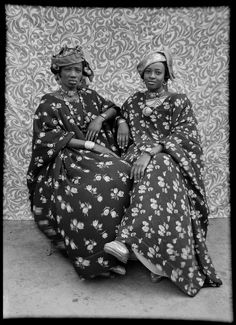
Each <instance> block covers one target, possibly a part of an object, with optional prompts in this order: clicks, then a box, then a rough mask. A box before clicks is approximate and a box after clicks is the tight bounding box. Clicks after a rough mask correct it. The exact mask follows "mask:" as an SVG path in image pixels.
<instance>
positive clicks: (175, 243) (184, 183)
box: [117, 92, 222, 296]
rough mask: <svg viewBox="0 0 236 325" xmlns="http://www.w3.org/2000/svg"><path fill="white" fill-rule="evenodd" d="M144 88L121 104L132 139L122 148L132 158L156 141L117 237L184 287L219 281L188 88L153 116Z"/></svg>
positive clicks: (190, 289) (193, 290) (189, 292)
mask: <svg viewBox="0 0 236 325" xmlns="http://www.w3.org/2000/svg"><path fill="white" fill-rule="evenodd" d="M144 107H145V93H144V92H137V93H136V94H134V95H133V96H131V97H129V98H128V99H127V101H126V102H125V103H124V105H123V107H122V108H121V113H122V115H123V117H124V118H125V119H126V120H127V122H128V124H129V126H130V130H131V138H132V140H133V143H132V144H131V145H130V146H129V148H128V150H127V151H126V152H125V153H124V154H123V156H122V157H123V159H125V160H126V161H127V162H129V163H130V164H132V163H133V162H134V161H135V160H136V158H137V157H138V156H139V155H140V153H141V152H142V151H145V149H146V148H151V147H153V146H155V144H156V145H157V144H158V143H160V144H162V145H163V151H162V152H161V153H159V154H157V155H155V156H154V157H152V159H151V161H150V163H149V165H148V167H147V169H146V171H145V175H144V177H143V178H142V180H140V181H139V182H138V183H135V184H134V187H133V191H132V194H131V204H130V206H129V208H128V209H127V211H126V213H125V215H124V218H123V219H122V222H121V226H120V228H119V233H118V236H117V240H119V241H122V242H124V243H126V244H127V245H128V246H131V247H132V248H134V249H136V250H137V252H138V253H140V254H141V255H143V256H144V257H145V258H146V259H148V261H149V262H151V263H152V264H153V265H159V266H161V268H162V270H163V271H164V272H165V273H166V275H167V276H168V277H169V279H171V280H172V281H173V282H174V283H175V284H176V285H177V286H178V287H179V289H181V290H182V291H183V292H184V293H186V294H187V295H189V296H194V295H196V293H197V292H198V291H199V289H200V288H201V287H202V286H219V285H220V284H221V283H222V282H221V280H220V279H219V277H218V276H217V275H216V273H215V270H214V267H213V265H212V261H211V258H210V256H209V254H208V251H207V247H206V234H207V226H208V213H209V211H208V206H207V201H206V195H205V189H204V183H203V177H202V174H203V163H202V160H201V159H202V149H201V145H200V138H199V135H198V131H197V122H196V119H195V117H194V114H193V111H192V108H191V102H190V101H189V99H188V98H187V96H186V95H185V94H171V95H168V96H167V97H166V98H165V99H164V101H163V102H162V103H161V104H160V105H159V106H158V107H155V108H154V109H153V111H152V113H151V115H150V116H148V117H146V116H144V115H143V113H142V110H143V108H144Z"/></svg>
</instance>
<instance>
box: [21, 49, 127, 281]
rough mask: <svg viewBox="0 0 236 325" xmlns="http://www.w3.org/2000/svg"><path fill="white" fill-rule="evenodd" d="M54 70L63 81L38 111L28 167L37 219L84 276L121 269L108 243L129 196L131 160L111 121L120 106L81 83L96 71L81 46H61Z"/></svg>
mask: <svg viewBox="0 0 236 325" xmlns="http://www.w3.org/2000/svg"><path fill="white" fill-rule="evenodd" d="M51 70H52V72H53V73H54V74H55V76H56V77H57V80H58V82H59V83H61V88H60V89H58V90H57V91H55V92H53V93H50V94H46V95H44V96H43V97H42V99H41V102H40V104H39V106H38V108H37V110H36V112H35V115H34V124H33V140H32V157H31V161H30V165H29V169H28V173H27V184H28V188H29V198H30V201H31V207H32V212H33V215H34V218H35V221H36V222H37V224H38V226H39V227H40V229H41V230H42V231H44V233H45V234H46V235H48V236H49V237H50V238H51V239H52V240H53V242H54V243H55V244H58V245H59V244H60V243H63V245H64V246H65V248H66V252H67V254H68V256H69V258H70V260H71V262H72V263H73V265H74V267H75V269H76V271H77V272H78V274H79V276H80V277H81V278H91V277H94V276H98V275H107V276H109V272H110V271H114V272H116V273H119V274H124V273H125V269H124V268H123V267H119V265H118V264H120V263H119V262H118V261H117V260H116V259H115V258H114V257H113V256H111V255H108V254H106V253H105V252H104V250H103V246H104V244H105V243H106V242H108V241H111V240H113V239H114V238H115V235H116V232H117V228H118V225H119V223H120V220H121V217H122V215H123V213H124V209H125V207H127V205H128V203H129V190H130V185H131V183H130V178H129V176H130V165H129V164H128V163H127V162H125V161H123V160H121V159H120V157H119V156H118V155H117V153H118V149H117V147H116V143H115V141H114V136H113V129H112V127H113V124H112V118H113V117H115V116H116V115H117V114H119V110H120V109H119V108H118V107H117V106H115V105H114V104H113V103H112V102H110V101H108V100H105V99H104V98H103V97H101V96H100V95H99V94H98V93H97V92H96V91H94V90H92V89H89V88H88V87H82V88H81V87H80V88H78V86H79V85H80V84H81V81H83V80H84V79H82V78H83V77H84V75H85V76H91V75H92V70H91V69H90V67H89V65H88V63H87V61H86V60H85V59H84V55H83V52H82V49H81V48H79V47H76V48H71V49H69V48H67V47H65V48H63V49H62V51H61V52H60V53H59V54H58V55H56V56H53V58H52V65H51ZM85 73H86V74H85Z"/></svg>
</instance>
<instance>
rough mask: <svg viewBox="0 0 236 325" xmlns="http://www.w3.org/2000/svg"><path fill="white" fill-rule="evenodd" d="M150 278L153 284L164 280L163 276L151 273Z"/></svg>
mask: <svg viewBox="0 0 236 325" xmlns="http://www.w3.org/2000/svg"><path fill="white" fill-rule="evenodd" d="M150 277H151V281H152V282H153V283H158V282H160V281H161V280H163V279H164V276H163V275H159V274H155V273H152V272H151V274H150Z"/></svg>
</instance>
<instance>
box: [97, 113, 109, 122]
mask: <svg viewBox="0 0 236 325" xmlns="http://www.w3.org/2000/svg"><path fill="white" fill-rule="evenodd" d="M99 116H101V117H102V118H104V120H105V119H106V118H107V116H106V114H105V113H102V114H100V115H99Z"/></svg>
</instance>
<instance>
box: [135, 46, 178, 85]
mask: <svg viewBox="0 0 236 325" xmlns="http://www.w3.org/2000/svg"><path fill="white" fill-rule="evenodd" d="M156 62H166V65H167V68H168V73H169V78H170V80H172V81H173V80H174V78H175V76H174V72H173V61H172V57H171V54H170V52H169V51H168V50H167V49H164V50H161V51H156V52H151V53H149V54H147V55H146V56H145V57H144V58H143V59H142V60H141V61H140V62H139V64H138V65H137V69H138V73H139V74H140V76H141V77H143V73H144V70H145V69H146V68H147V67H148V66H149V65H150V64H152V63H156Z"/></svg>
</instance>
